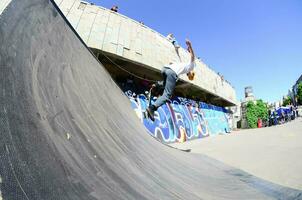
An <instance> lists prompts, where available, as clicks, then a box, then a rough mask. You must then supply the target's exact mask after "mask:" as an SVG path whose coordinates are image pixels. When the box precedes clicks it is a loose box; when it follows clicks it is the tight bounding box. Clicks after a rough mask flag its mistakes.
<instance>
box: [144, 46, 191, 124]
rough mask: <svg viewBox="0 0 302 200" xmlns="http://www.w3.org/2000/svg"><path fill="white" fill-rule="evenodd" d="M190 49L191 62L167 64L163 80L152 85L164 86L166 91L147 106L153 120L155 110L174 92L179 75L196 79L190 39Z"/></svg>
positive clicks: (163, 72)
mask: <svg viewBox="0 0 302 200" xmlns="http://www.w3.org/2000/svg"><path fill="white" fill-rule="evenodd" d="M186 45H187V47H188V51H189V53H190V55H191V59H190V62H189V63H170V64H169V65H165V66H164V67H163V69H162V71H161V73H162V76H163V79H164V80H163V81H160V82H157V83H156V84H154V85H152V87H153V88H154V87H164V93H163V94H162V96H160V97H159V98H158V99H157V100H156V101H155V102H154V104H152V105H149V107H148V108H147V113H148V115H149V117H150V119H151V120H152V121H154V111H156V110H157V109H158V108H159V107H160V106H161V105H163V104H164V103H166V101H167V100H169V99H170V98H171V96H172V94H173V91H174V89H175V85H176V82H177V79H178V76H179V75H181V74H187V76H188V78H189V80H193V79H194V75H195V73H194V72H193V69H194V67H195V55H194V51H193V48H192V44H191V42H190V41H189V40H186Z"/></svg>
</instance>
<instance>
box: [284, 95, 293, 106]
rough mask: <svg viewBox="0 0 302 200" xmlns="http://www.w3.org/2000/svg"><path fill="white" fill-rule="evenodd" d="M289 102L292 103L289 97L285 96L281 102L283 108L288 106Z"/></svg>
mask: <svg viewBox="0 0 302 200" xmlns="http://www.w3.org/2000/svg"><path fill="white" fill-rule="evenodd" d="M291 102H292V100H291V98H290V97H289V96H287V97H286V98H285V99H284V101H283V106H287V105H290V104H291Z"/></svg>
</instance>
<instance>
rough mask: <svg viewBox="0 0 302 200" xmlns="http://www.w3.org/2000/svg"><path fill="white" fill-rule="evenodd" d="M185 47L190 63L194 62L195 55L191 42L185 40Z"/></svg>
mask: <svg viewBox="0 0 302 200" xmlns="http://www.w3.org/2000/svg"><path fill="white" fill-rule="evenodd" d="M186 45H187V47H188V51H189V53H190V54H191V62H194V61H195V54H194V50H193V47H192V43H191V41H190V40H188V39H186Z"/></svg>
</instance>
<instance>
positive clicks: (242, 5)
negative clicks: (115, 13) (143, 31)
mask: <svg viewBox="0 0 302 200" xmlns="http://www.w3.org/2000/svg"><path fill="white" fill-rule="evenodd" d="M87 1H88V2H92V3H94V4H96V5H99V6H103V7H106V8H110V7H111V6H112V5H118V6H119V12H120V13H121V14H123V15H126V16H128V17H130V18H132V19H135V20H137V21H142V22H144V24H145V25H146V26H148V27H150V28H152V29H154V30H155V31H157V32H159V33H161V34H163V35H167V34H169V33H173V34H174V36H175V37H176V39H177V40H178V42H179V43H180V44H181V46H183V47H185V42H184V41H185V38H189V39H190V40H191V41H192V44H193V48H194V50H195V54H196V55H197V56H198V57H200V58H201V59H202V60H203V61H204V62H205V64H207V65H208V66H209V67H210V68H212V69H213V70H214V71H216V72H219V73H220V74H222V75H223V76H224V78H225V79H226V80H228V81H229V82H230V83H231V85H232V86H233V87H234V88H235V90H236V94H237V100H242V99H244V87H246V86H252V87H253V90H254V95H255V97H256V98H257V99H263V100H264V101H266V102H275V101H279V100H281V99H282V96H283V95H287V93H288V90H289V89H290V88H292V86H293V85H294V83H295V82H296V80H297V79H298V78H299V76H300V75H301V74H302V1H301V0H253V1H247V0H241V1H239V0H198V1H197V0H186V1H182V0H152V1H142V0H127V1H125V0H87Z"/></svg>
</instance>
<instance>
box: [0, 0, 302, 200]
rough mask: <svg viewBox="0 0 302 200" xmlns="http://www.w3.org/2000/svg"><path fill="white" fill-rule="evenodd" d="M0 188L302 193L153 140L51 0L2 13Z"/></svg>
mask: <svg viewBox="0 0 302 200" xmlns="http://www.w3.org/2000/svg"><path fill="white" fill-rule="evenodd" d="M0 44H1V45H0V67H1V73H0V75H1V76H0V92H1V93H0V102H1V104H0V105H1V107H0V130H1V137H0V161H1V162H0V191H1V193H0V194H1V195H2V198H3V199H4V200H14V199H18V200H19V199H39V200H43V199H45V200H49V199H60V200H61V199H69V200H77V199H83V200H90V199H91V200H94V199H112V200H116V199H139V200H143V199H152V200H154V199H189V200H193V199H299V198H301V191H299V190H294V189H291V188H286V187H282V186H280V185H275V184H272V183H270V182H267V181H265V180H261V179H258V178H257V177H253V176H251V175H249V174H247V173H245V172H243V171H240V170H238V169H234V168H231V167H229V166H226V165H224V164H223V163H220V162H218V161H216V160H213V159H211V158H209V157H206V156H202V155H195V154H190V153H186V152H182V151H179V150H176V149H173V148H169V147H167V146H166V145H163V144H161V143H160V142H158V141H156V140H154V138H152V137H151V136H149V135H148V134H147V133H146V130H145V128H144V127H143V125H142V124H141V123H140V122H139V120H138V119H137V117H136V115H135V113H134V112H133V110H132V109H131V106H130V102H129V100H128V98H127V97H126V96H125V95H124V94H123V93H122V91H121V90H120V89H119V88H118V87H117V85H116V84H115V83H114V81H113V80H112V79H111V77H110V75H109V74H108V73H107V72H106V71H105V69H104V68H103V66H102V65H101V64H100V63H99V62H98V61H97V60H96V58H95V57H94V56H93V55H92V53H91V52H90V51H89V50H88V48H87V47H86V46H85V44H84V43H83V42H82V40H81V39H80V38H79V36H78V35H77V34H76V32H75V31H74V30H73V29H72V28H71V26H70V24H69V23H68V22H67V21H66V19H65V18H64V17H63V15H62V14H61V12H60V11H59V10H58V7H57V6H56V5H55V4H54V2H53V1H50V0H22V1H20V0H13V1H12V2H11V3H10V4H9V5H8V7H6V8H5V9H4V11H3V13H2V15H1V16H0Z"/></svg>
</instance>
